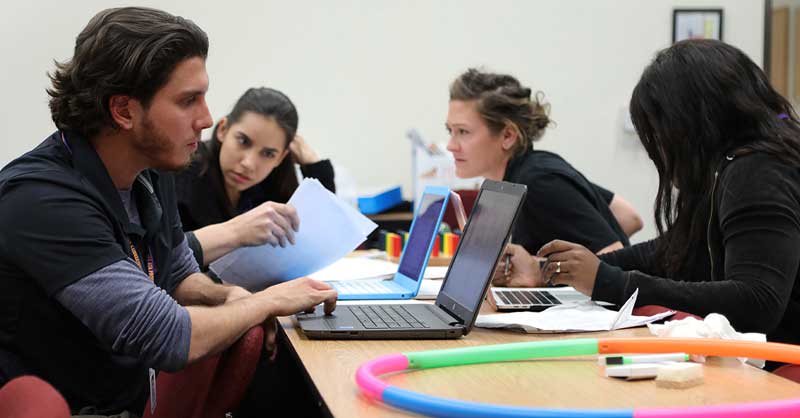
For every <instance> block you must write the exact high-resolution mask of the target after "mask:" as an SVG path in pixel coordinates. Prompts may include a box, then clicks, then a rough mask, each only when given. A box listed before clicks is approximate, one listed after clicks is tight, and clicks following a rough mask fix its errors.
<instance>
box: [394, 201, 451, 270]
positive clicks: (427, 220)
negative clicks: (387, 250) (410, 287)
mask: <svg viewBox="0 0 800 418" xmlns="http://www.w3.org/2000/svg"><path fill="white" fill-rule="evenodd" d="M443 205H444V197H442V196H440V195H436V194H430V193H425V194H423V195H422V202H420V204H419V209H418V211H417V218H416V219H415V220H414V225H413V226H412V227H411V232H410V233H409V234H408V243H407V244H406V248H405V249H404V250H403V259H402V260H400V266H399V267H398V268H397V271H398V272H400V274H403V275H404V276H406V277H408V278H409V279H411V280H418V279H419V276H420V274H419V273H420V271H422V269H423V268H424V267H425V264H426V263H425V256H426V255H427V253H428V247H429V246H430V243H431V238H432V237H433V234H435V233H436V232H438V231H434V229H435V228H437V227H438V225H439V223H438V221H439V217H440V216H441V213H442V206H443Z"/></svg>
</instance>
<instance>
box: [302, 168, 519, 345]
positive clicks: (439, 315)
mask: <svg viewBox="0 0 800 418" xmlns="http://www.w3.org/2000/svg"><path fill="white" fill-rule="evenodd" d="M526 190H527V188H526V187H525V186H524V185H521V184H515V183H506V182H499V181H492V180H485V181H484V182H483V186H481V191H480V193H479V194H478V198H477V199H476V202H475V206H474V207H473V209H472V213H471V214H470V217H469V220H468V222H467V226H466V227H465V228H464V235H463V236H462V238H461V240H460V242H459V245H458V249H457V250H456V253H455V255H453V260H452V261H451V262H450V268H449V269H448V270H447V275H446V276H445V278H444V283H443V284H442V290H441V291H440V292H439V296H438V297H437V298H436V303H435V304H428V303H425V304H385V305H373V304H369V305H340V306H338V307H337V308H336V311H334V312H333V314H331V315H325V314H324V313H323V312H322V308H321V307H318V308H317V310H316V311H315V312H314V313H310V314H305V313H303V314H297V315H296V318H297V322H298V324H299V327H300V328H301V329H302V330H303V332H304V333H305V335H306V336H307V337H308V338H312V339H415V338H416V339H433V338H459V337H461V336H462V335H467V334H468V333H469V332H470V330H471V329H472V325H473V323H474V322H475V318H476V317H477V316H478V311H479V310H480V307H481V302H482V301H483V296H484V295H485V294H486V289H487V287H488V286H489V282H490V281H491V278H492V276H493V275H494V268H495V265H496V264H497V261H498V260H499V258H500V255H501V254H502V251H503V248H505V245H506V243H507V241H508V236H509V233H510V231H511V227H512V226H513V225H514V221H515V220H516V217H517V214H518V212H519V208H520V206H521V204H522V202H523V201H524V199H525V193H526Z"/></svg>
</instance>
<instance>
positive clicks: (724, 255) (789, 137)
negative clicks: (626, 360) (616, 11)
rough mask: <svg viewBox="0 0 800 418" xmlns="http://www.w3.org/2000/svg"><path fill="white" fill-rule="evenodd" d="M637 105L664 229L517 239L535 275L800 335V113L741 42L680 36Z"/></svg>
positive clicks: (643, 85)
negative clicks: (538, 242)
mask: <svg viewBox="0 0 800 418" xmlns="http://www.w3.org/2000/svg"><path fill="white" fill-rule="evenodd" d="M630 110H631V116H632V118H633V124H634V126H635V127H636V131H637V133H638V134H639V137H640V139H641V142H642V144H643V145H644V148H645V149H646V150H647V153H648V155H649V156H650V159H652V160H653V163H654V164H655V166H656V169H657V170H658V174H659V186H658V195H657V197H656V205H655V218H656V224H657V226H658V237H657V238H656V239H655V240H653V241H649V242H646V243H642V244H639V245H635V246H633V247H630V248H627V249H623V250H620V251H616V252H612V253H609V254H605V255H603V256H601V257H599V258H598V257H596V256H595V255H594V254H593V253H592V252H590V251H588V250H586V249H585V248H583V247H582V246H580V245H577V244H573V243H569V242H565V241H553V242H550V243H549V244H547V245H545V246H544V247H542V249H541V250H540V251H539V253H538V255H539V256H542V257H548V258H549V260H550V263H549V264H548V267H547V268H546V269H545V271H544V272H539V271H538V269H536V268H534V264H533V263H532V262H530V261H529V260H525V257H526V255H525V254H520V252H519V251H518V249H516V250H517V251H516V254H515V255H516V259H517V261H518V263H515V264H514V266H515V267H519V269H517V272H516V274H521V275H524V276H526V277H528V284H531V283H533V284H543V283H542V282H543V281H542V276H543V277H546V278H552V280H553V282H555V283H559V284H568V285H571V286H574V287H575V288H576V289H578V290H579V291H581V292H583V293H585V294H587V295H590V296H591V297H592V299H595V300H600V301H606V302H613V303H617V304H621V303H623V302H624V301H625V300H626V299H627V298H628V297H629V296H630V295H631V294H632V293H633V292H634V291H635V290H636V289H639V297H638V299H637V305H663V306H667V307H670V308H673V309H678V310H681V311H685V312H690V313H693V314H697V315H702V316H705V315H706V314H709V313H712V312H717V313H721V314H723V315H725V316H726V317H727V318H728V319H729V320H730V322H731V324H732V325H733V326H734V327H735V328H736V329H737V330H739V331H744V332H762V333H766V334H767V338H768V339H769V340H770V341H778V342H788V343H795V344H796V343H800V286H798V284H797V283H798V280H797V277H798V266H799V265H800V122H799V121H798V118H797V115H796V114H795V112H794V110H793V109H792V106H791V105H790V104H789V102H787V101H786V100H785V99H784V98H783V97H781V96H780V94H778V93H777V92H776V91H775V90H774V89H773V88H772V87H771V86H770V84H769V81H768V80H767V76H766V75H765V74H764V72H763V71H762V70H761V69H760V68H759V67H758V66H757V65H756V64H755V63H753V61H751V60H750V59H749V58H748V57H747V56H746V55H745V54H744V53H743V52H742V51H740V50H738V49H737V48H735V47H733V46H730V45H727V44H725V43H722V42H719V41H710V40H702V41H699V40H692V41H683V42H678V43H676V44H675V45H673V46H672V47H670V48H667V49H665V50H663V51H661V52H659V53H658V54H657V55H656V58H655V60H654V61H653V62H652V63H651V64H650V65H649V66H648V67H647V68H646V69H645V71H644V73H643V74H642V77H641V80H640V81H639V83H638V84H637V86H636V88H635V89H634V91H633V96H632V98H631V103H630Z"/></svg>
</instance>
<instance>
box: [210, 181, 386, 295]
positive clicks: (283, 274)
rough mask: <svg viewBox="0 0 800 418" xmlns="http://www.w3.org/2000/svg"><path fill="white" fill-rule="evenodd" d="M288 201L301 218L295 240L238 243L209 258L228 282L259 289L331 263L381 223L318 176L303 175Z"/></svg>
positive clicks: (216, 271) (218, 273)
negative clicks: (275, 244)
mask: <svg viewBox="0 0 800 418" xmlns="http://www.w3.org/2000/svg"><path fill="white" fill-rule="evenodd" d="M289 204H291V205H292V206H294V207H295V209H296V210H297V215H298V217H299V218H300V230H299V231H297V233H296V234H295V245H289V246H287V247H273V246H271V245H268V244H267V245H261V246H257V247H243V248H239V249H238V250H235V251H233V252H231V253H229V254H228V255H226V256H224V257H222V258H220V259H219V260H217V261H215V262H213V263H211V266H210V268H211V270H212V271H213V272H214V273H216V274H217V276H219V277H220V278H221V279H222V280H223V281H225V282H226V283H232V284H236V285H239V286H242V287H244V288H246V289H248V290H252V291H256V290H261V289H264V288H266V287H268V286H269V285H272V284H275V283H278V282H282V281H286V280H291V279H295V278H298V277H302V276H306V275H309V274H311V273H313V272H315V271H318V270H320V269H322V268H323V267H326V266H328V265H330V264H331V263H333V262H334V261H336V260H339V259H340V258H342V257H344V256H345V255H347V254H348V253H350V252H351V251H353V250H354V249H356V247H358V245H359V244H361V243H362V242H364V240H365V239H366V238H367V235H369V233H370V232H372V231H373V230H374V229H375V228H376V227H377V225H376V224H375V223H373V222H372V221H370V220H369V219H367V218H366V217H365V216H364V215H362V214H360V213H359V212H358V211H357V210H355V209H354V208H352V207H351V206H349V205H347V203H345V202H343V201H341V200H339V199H338V198H337V197H336V196H335V195H334V194H333V193H331V192H330V191H328V190H327V189H325V188H324V187H323V186H322V184H320V182H319V181H317V180H316V179H305V180H303V182H302V183H300V187H298V188H297V190H296V191H295V192H294V194H293V195H292V198H291V199H289Z"/></svg>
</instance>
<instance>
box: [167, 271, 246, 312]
mask: <svg viewBox="0 0 800 418" xmlns="http://www.w3.org/2000/svg"><path fill="white" fill-rule="evenodd" d="M231 289H232V286H227V285H222V284H218V283H214V281H213V280H211V278H209V277H208V276H206V275H205V274H203V273H194V274H192V275H190V276H189V277H187V278H185V279H184V280H183V281H182V282H181V284H180V285H178V287H177V288H176V289H175V291H174V292H173V294H172V297H173V298H174V299H175V300H176V301H177V302H178V303H180V304H181V305H183V306H192V305H206V306H216V305H221V304H223V303H225V300H226V299H227V298H228V295H229V293H230V292H231Z"/></svg>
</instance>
